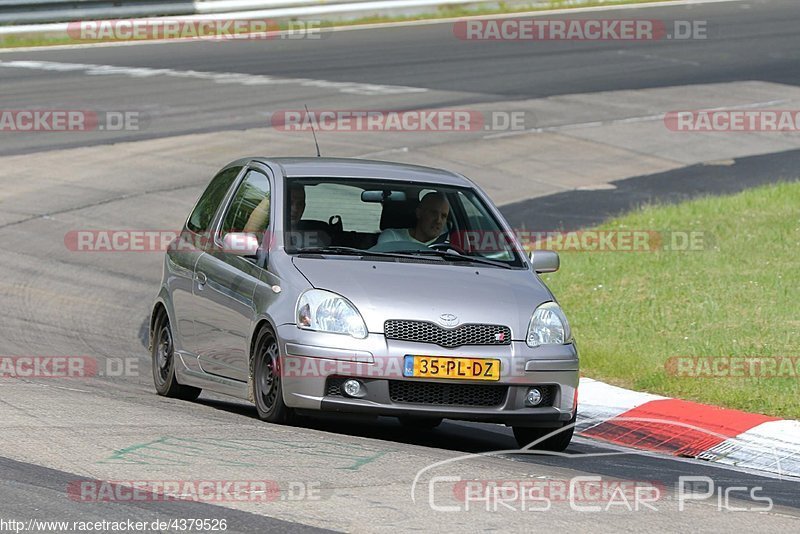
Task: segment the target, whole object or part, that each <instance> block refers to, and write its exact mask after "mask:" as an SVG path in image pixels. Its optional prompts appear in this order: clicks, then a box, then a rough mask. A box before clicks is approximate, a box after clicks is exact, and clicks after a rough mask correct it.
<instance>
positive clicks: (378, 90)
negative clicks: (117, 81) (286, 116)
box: [0, 61, 428, 96]
mask: <svg viewBox="0 0 800 534" xmlns="http://www.w3.org/2000/svg"><path fill="white" fill-rule="evenodd" d="M0 67H5V68H17V69H31V70H43V71H55V72H83V73H84V74H86V75H88V76H110V75H117V76H129V77H131V78H151V77H153V76H169V77H173V78H192V79H197V80H210V81H213V82H214V83H220V84H237V85H296V86H300V87H319V88H321V89H333V90H335V91H338V92H340V93H346V94H353V95H363V96H379V95H398V94H408V93H425V92H427V91H428V90H427V89H425V88H422V87H407V86H402V85H379V84H372V83H358V82H333V81H329V80H313V79H310V78H281V77H278V76H266V75H262V74H242V73H238V72H203V71H196V70H175V69H154V68H150V67H117V66H114V65H92V64H87V63H56V62H52V61H0Z"/></svg>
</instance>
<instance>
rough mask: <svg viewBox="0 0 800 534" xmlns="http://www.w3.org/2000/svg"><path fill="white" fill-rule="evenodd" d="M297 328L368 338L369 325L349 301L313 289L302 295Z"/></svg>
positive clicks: (298, 304) (299, 301)
mask: <svg viewBox="0 0 800 534" xmlns="http://www.w3.org/2000/svg"><path fill="white" fill-rule="evenodd" d="M296 312H297V313H296V314H295V315H296V318H297V326H298V327H299V328H303V329H305V330H317V331H319V332H332V333H334V334H349V335H351V336H353V337H354V338H358V339H364V338H365V337H367V325H366V324H364V319H362V318H361V314H360V313H358V310H357V309H356V307H355V306H353V305H352V304H351V303H350V301H349V300H347V299H346V298H344V297H342V296H340V295H337V294H336V293H331V292H330V291H323V290H322V289H311V290H309V291H306V292H305V293H303V294H302V295H300V299H299V300H298V301H297V310H296Z"/></svg>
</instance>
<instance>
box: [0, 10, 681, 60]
mask: <svg viewBox="0 0 800 534" xmlns="http://www.w3.org/2000/svg"><path fill="white" fill-rule="evenodd" d="M575 1H576V0H551V1H550V2H549V3H548V4H547V5H545V6H542V5H540V4H534V3H531V4H514V5H508V4H506V3H505V2H498V5H497V6H496V7H473V8H469V7H465V6H449V5H447V6H440V7H438V8H437V10H436V11H434V12H431V13H422V14H418V15H411V16H386V17H384V16H372V17H362V18H358V19H355V20H331V21H326V22H324V23H323V24H322V27H323V28H333V27H336V26H352V25H363V24H379V23H390V22H409V21H414V20H435V19H442V18H454V17H468V16H481V15H498V14H507V13H522V12H531V11H545V10H549V9H562V8H580V7H597V6H615V5H625V4H646V3H647V4H649V3H658V2H666V1H667V0H585V1H583V2H581V3H579V4H576V3H575ZM279 26H281V28H282V29H285V28H286V27H287V24H286V23H280V24H279ZM109 41H110V40H103V41H90V40H79V39H73V38H71V37H69V36H66V35H62V34H55V33H38V34H22V35H8V36H2V35H0V48H20V47H33V46H55V45H71V44H87V43H98V42H109Z"/></svg>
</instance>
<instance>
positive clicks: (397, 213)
mask: <svg viewBox="0 0 800 534" xmlns="http://www.w3.org/2000/svg"><path fill="white" fill-rule="evenodd" d="M418 204H419V201H418V200H407V201H405V202H384V204H383V211H382V212H381V230H386V229H387V228H411V227H413V226H415V225H416V224H417V205H418Z"/></svg>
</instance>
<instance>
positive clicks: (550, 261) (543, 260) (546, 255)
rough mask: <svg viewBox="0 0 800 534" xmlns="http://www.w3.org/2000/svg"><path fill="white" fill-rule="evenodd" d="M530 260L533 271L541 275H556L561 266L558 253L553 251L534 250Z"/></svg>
mask: <svg viewBox="0 0 800 534" xmlns="http://www.w3.org/2000/svg"><path fill="white" fill-rule="evenodd" d="M530 259H531V265H532V266H533V270H534V271H536V272H537V273H539V274H542V273H554V272H556V271H557V270H558V268H559V267H560V266H561V260H559V259H558V252H555V251H552V250H532V251H531V255H530Z"/></svg>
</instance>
